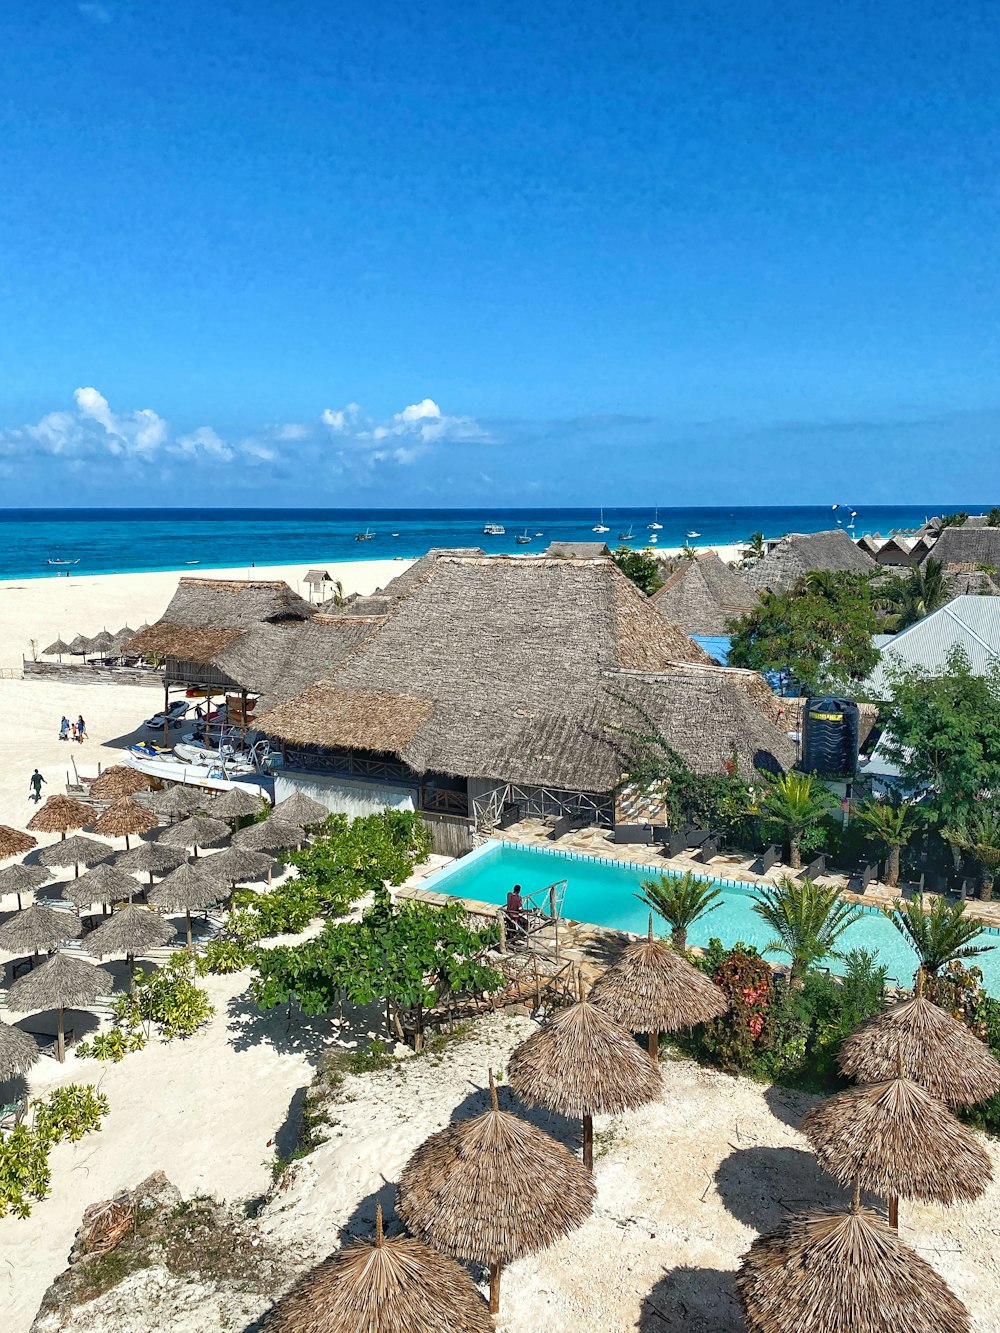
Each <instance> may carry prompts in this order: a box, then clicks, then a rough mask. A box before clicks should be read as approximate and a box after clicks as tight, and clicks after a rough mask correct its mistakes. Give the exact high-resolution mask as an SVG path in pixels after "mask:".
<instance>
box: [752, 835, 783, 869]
mask: <svg viewBox="0 0 1000 1333" xmlns="http://www.w3.org/2000/svg"><path fill="white" fill-rule="evenodd" d="M780 860H781V847H780V846H779V845H778V843H776V842H772V843H771V845H770V847H768V848H766V849H765V851H764V852H763V854H762V855H761V856H759V857H758V858H757V861H756V863H755V865H754V867H753V870H754V873H755V874H758V875H766V874H767V872H768V871H769V870H770V869H771V867H772V866H776V865H777V864H778V862H779V861H780Z"/></svg>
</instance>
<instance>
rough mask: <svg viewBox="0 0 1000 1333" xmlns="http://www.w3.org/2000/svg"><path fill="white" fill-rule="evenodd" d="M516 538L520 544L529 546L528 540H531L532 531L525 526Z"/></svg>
mask: <svg viewBox="0 0 1000 1333" xmlns="http://www.w3.org/2000/svg"><path fill="white" fill-rule="evenodd" d="M514 540H515V541H516V542H517V544H518V546H527V544H528V542H530V541H531V533H530V532H529V531H528V529H527V528H525V530H524V531H523V532H519V533H518V534H517V536H516V537H515V538H514Z"/></svg>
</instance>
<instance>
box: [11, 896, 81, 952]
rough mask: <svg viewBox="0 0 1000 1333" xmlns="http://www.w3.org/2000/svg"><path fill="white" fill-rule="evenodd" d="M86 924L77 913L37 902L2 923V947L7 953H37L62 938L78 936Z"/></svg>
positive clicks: (58, 942) (69, 938)
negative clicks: (81, 921) (44, 905)
mask: <svg viewBox="0 0 1000 1333" xmlns="http://www.w3.org/2000/svg"><path fill="white" fill-rule="evenodd" d="M82 930H83V926H82V925H81V923H80V918H79V917H78V916H77V914H76V913H75V912H70V911H66V910H63V909H61V908H57V907H43V906H41V904H38V903H36V904H35V905H34V906H32V907H26V908H25V909H24V910H23V911H21V912H15V913H14V915H13V916H11V917H9V918H8V919H7V920H6V921H5V922H4V923H3V925H2V926H0V949H6V950H7V952H8V953H12V954H17V955H20V954H25V953H35V952H36V951H37V950H38V949H51V948H53V947H54V946H55V945H57V944H62V942H63V940H75V939H79V937H80V933H81V932H82Z"/></svg>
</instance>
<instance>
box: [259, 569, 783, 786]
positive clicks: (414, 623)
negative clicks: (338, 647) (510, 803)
mask: <svg viewBox="0 0 1000 1333" xmlns="http://www.w3.org/2000/svg"><path fill="white" fill-rule="evenodd" d="M422 564H424V562H422V561H421V562H418V565H422ZM416 569H417V566H414V567H413V570H409V571H407V574H408V575H414V570H416ZM407 574H404V575H402V576H401V579H405V578H406V577H407ZM396 582H398V581H397V580H394V582H393V585H390V589H392V588H393V587H394V585H395V583H396ZM387 591H389V590H387ZM711 665H712V664H711V662H710V659H709V658H708V656H707V654H705V653H704V652H703V651H702V650H701V649H700V648H699V647H698V646H697V645H696V644H694V643H693V642H692V640H690V639H689V638H688V637H687V636H686V635H685V634H683V633H682V632H681V631H680V630H679V629H678V628H677V627H676V626H674V625H672V624H670V622H669V621H667V620H666V618H665V617H663V616H662V615H660V614H659V612H657V610H656V609H655V607H653V605H652V604H651V602H650V601H649V600H648V599H647V598H646V597H644V596H643V595H642V593H640V592H639V591H638V589H637V588H636V587H635V586H634V585H633V584H632V583H630V582H629V581H628V579H626V578H625V576H624V575H623V574H622V573H621V571H620V570H619V569H618V567H617V566H616V565H615V564H614V562H613V561H611V560H587V561H573V560H554V559H546V558H543V557H528V558H511V557H500V556H497V557H488V558H487V557H457V556H451V555H441V556H438V557H436V558H435V559H433V560H431V561H428V563H427V564H426V565H425V566H424V568H423V570H421V571H418V575H414V577H413V578H412V579H411V582H410V584H409V585H408V590H407V591H404V592H403V593H402V594H401V595H398V596H395V597H394V599H393V610H392V613H391V614H390V615H388V616H387V617H386V618H385V619H384V620H383V621H382V622H381V623H380V624H379V625H377V626H375V627H373V628H372V630H371V632H370V633H368V634H367V636H366V637H365V638H364V639H363V641H362V642H361V643H360V645H359V646H358V647H356V648H355V650H354V651H353V652H352V653H351V655H350V656H349V657H348V658H347V659H346V661H344V663H343V664H342V665H341V666H340V667H339V668H337V669H335V670H333V671H331V672H328V674H327V678H326V679H325V680H322V681H319V682H318V683H315V684H313V685H312V686H311V687H310V688H309V689H306V690H305V691H303V692H302V693H301V694H299V695H296V696H295V697H294V698H291V699H289V700H287V701H286V702H285V703H281V704H278V705H277V706H276V707H274V708H271V709H269V710H267V711H265V713H264V714H263V715H262V716H261V717H260V718H259V719H258V727H259V728H260V729H261V730H262V731H265V732H267V733H269V734H271V735H273V736H275V737H277V738H279V739H281V740H283V741H286V742H288V743H290V744H293V745H320V746H328V747H344V746H346V747H351V748H355V749H361V750H369V751H377V752H385V753H390V754H395V755H398V756H399V757H400V758H402V759H403V760H405V762H406V763H408V764H409V765H410V766H411V767H412V768H413V769H415V770H417V771H428V770H431V771H441V772H446V773H453V774H456V775H459V776H465V777H485V778H490V779H494V780H496V779H499V780H505V781H513V782H521V783H524V784H528V785H532V784H549V785H552V786H563V787H569V788H575V789H578V790H589V791H608V790H610V789H611V788H612V787H614V786H615V785H616V784H617V782H618V780H619V778H620V776H621V773H622V771H623V767H622V755H621V753H620V749H621V723H620V717H619V714H620V705H619V703H618V701H617V700H616V699H615V697H614V696H615V694H617V693H622V692H624V693H629V692H630V691H631V689H632V686H631V685H625V684H622V682H621V681H618V682H617V683H616V688H615V689H614V690H613V689H612V688H611V687H610V685H609V680H610V678H611V677H612V676H614V674H615V673H616V672H617V673H635V674H636V676H638V677H639V678H642V677H649V676H650V675H651V674H654V673H655V674H656V682H655V683H654V684H652V685H651V686H650V690H649V691H648V692H649V693H651V695H653V696H655V700H654V706H653V710H652V711H653V712H654V713H655V714H656V716H657V720H658V722H659V721H661V720H662V721H663V722H664V723H665V725H666V728H667V732H666V734H668V735H669V736H670V737H671V743H672V744H674V745H675V746H676V747H677V748H678V749H679V750H680V751H681V753H682V754H684V755H685V757H686V758H689V760H690V761H691V762H692V763H693V764H694V766H695V767H696V768H698V769H699V770H701V771H706V770H709V769H710V770H711V771H719V766H720V765H721V763H723V762H724V761H725V760H727V759H728V758H729V756H730V755H731V753H732V750H733V748H734V745H735V748H736V749H737V752H738V753H739V755H740V757H741V761H742V762H743V766H744V767H745V769H746V770H747V771H748V772H752V771H753V767H754V760H755V755H756V754H757V752H758V751H766V752H770V753H771V754H773V755H774V756H775V758H776V760H777V762H779V763H780V764H781V765H782V766H784V765H786V764H787V763H789V762H792V761H793V760H794V747H792V746H791V744H790V743H789V742H788V740H787V737H785V736H784V734H783V733H782V732H780V731H778V729H777V728H775V727H774V726H772V724H771V722H770V721H769V719H768V718H767V717H766V716H764V715H762V714H760V713H759V711H758V709H757V708H756V707H755V706H753V705H752V704H749V703H748V702H747V698H746V697H745V696H744V697H743V698H742V699H739V698H738V695H739V690H738V689H737V687H736V686H735V685H734V684H733V683H731V682H729V681H728V680H727V679H726V676H725V673H724V672H722V673H721V675H713V676H708V675H705V676H701V675H699V674H697V673H698V670H700V669H705V668H709V667H711ZM688 672H689V674H686V673H688ZM675 677H676V678H677V680H676V681H675V679H674V678H675ZM677 708H679V709H680V714H681V715H680V716H678V715H677V713H676V711H675V710H676V709H677ZM727 714H729V716H727ZM616 726H617V727H618V730H617V731H616V730H615V729H614V728H615V727H616ZM626 730H631V731H633V732H635V731H636V730H639V731H646V730H648V728H646V727H645V726H644V725H642V726H637V721H636V717H635V716H634V715H632V716H631V720H630V722H629V725H628V728H626ZM708 734H713V735H714V736H716V737H717V738H718V740H719V744H718V745H716V746H714V748H713V750H712V753H711V754H710V755H708V754H706V749H705V745H704V744H703V742H704V739H705V737H706V735H708ZM716 750H717V751H718V753H717V754H716V753H715V751H716Z"/></svg>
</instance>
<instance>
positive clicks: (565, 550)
mask: <svg viewBox="0 0 1000 1333" xmlns="http://www.w3.org/2000/svg"><path fill="white" fill-rule="evenodd" d="M545 554H546V555H547V556H552V557H553V558H554V559H556V560H599V559H600V558H601V557H602V556H608V555H610V554H611V551H610V550H609V549H608V544H607V542H550V543H549V547H548V550H547V551H546V552H545Z"/></svg>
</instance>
